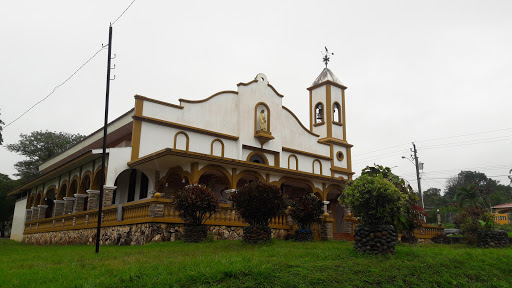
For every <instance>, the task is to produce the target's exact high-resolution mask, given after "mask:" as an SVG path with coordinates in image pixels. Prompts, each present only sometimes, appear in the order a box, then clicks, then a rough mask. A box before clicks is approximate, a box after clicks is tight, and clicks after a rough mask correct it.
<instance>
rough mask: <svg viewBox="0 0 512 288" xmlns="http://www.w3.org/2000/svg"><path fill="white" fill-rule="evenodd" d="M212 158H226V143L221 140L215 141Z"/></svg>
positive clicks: (213, 142)
mask: <svg viewBox="0 0 512 288" xmlns="http://www.w3.org/2000/svg"><path fill="white" fill-rule="evenodd" d="M211 148H212V151H211V154H212V156H219V157H224V142H222V140H220V139H215V140H213V141H212V147H211Z"/></svg>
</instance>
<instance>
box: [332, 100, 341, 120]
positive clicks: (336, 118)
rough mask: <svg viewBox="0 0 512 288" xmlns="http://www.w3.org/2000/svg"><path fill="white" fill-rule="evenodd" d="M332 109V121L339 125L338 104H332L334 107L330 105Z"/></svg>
mask: <svg viewBox="0 0 512 288" xmlns="http://www.w3.org/2000/svg"><path fill="white" fill-rule="evenodd" d="M332 109H333V111H332V121H333V122H336V123H341V112H340V103H338V102H334V105H332Z"/></svg>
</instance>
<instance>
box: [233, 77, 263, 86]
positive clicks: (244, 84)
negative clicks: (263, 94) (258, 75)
mask: <svg viewBox="0 0 512 288" xmlns="http://www.w3.org/2000/svg"><path fill="white" fill-rule="evenodd" d="M256 82H258V79H254V80H252V81H251V82H247V83H243V82H240V83H238V84H236V86H249V85H251V84H252V83H256Z"/></svg>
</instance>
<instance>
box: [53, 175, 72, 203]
mask: <svg viewBox="0 0 512 288" xmlns="http://www.w3.org/2000/svg"><path fill="white" fill-rule="evenodd" d="M63 186H66V193H64V195H61V194H62V187H63ZM68 190H69V181H68V180H67V179H66V180H64V181H62V182H61V183H60V185H59V194H58V195H57V196H56V199H57V200H62V199H63V198H64V197H66V194H67V193H68Z"/></svg>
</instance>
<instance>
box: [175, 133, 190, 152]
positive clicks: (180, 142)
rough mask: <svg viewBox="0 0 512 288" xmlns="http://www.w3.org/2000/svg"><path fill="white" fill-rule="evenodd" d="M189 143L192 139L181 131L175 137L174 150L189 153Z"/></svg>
mask: <svg viewBox="0 0 512 288" xmlns="http://www.w3.org/2000/svg"><path fill="white" fill-rule="evenodd" d="M189 141H190V138H189V137H188V134H187V133H186V132H183V131H179V132H178V133H176V135H174V149H178V150H185V151H188V149H189Z"/></svg>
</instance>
